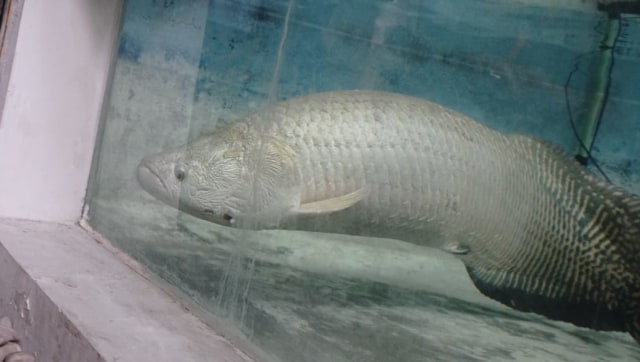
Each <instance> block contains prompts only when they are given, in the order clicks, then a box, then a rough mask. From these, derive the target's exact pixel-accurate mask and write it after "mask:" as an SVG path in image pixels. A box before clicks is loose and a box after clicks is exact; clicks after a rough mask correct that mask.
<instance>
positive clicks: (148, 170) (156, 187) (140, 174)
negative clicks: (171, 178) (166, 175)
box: [136, 160, 175, 205]
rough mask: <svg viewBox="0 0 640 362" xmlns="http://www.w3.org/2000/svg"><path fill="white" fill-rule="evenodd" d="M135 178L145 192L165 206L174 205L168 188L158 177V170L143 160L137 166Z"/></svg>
mask: <svg viewBox="0 0 640 362" xmlns="http://www.w3.org/2000/svg"><path fill="white" fill-rule="evenodd" d="M136 176H137V178H138V183H139V184H140V186H142V188H143V189H144V190H145V191H147V192H148V193H150V194H151V195H153V196H154V197H156V198H158V199H160V200H162V201H163V202H165V203H167V204H170V205H173V204H175V202H174V200H171V197H170V195H171V193H170V192H169V188H168V187H167V185H166V184H165V182H164V179H163V178H162V177H161V176H160V173H159V172H158V170H156V169H155V168H154V167H152V166H151V165H150V164H149V163H147V162H146V161H145V160H142V162H140V164H139V165H138V170H137V175H136Z"/></svg>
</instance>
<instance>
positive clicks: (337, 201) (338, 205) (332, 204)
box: [294, 187, 367, 215]
mask: <svg viewBox="0 0 640 362" xmlns="http://www.w3.org/2000/svg"><path fill="white" fill-rule="evenodd" d="M366 194H367V193H366V190H365V188H364V187H363V188H359V189H357V190H356V191H353V192H350V193H348V194H345V195H341V196H338V197H333V198H330V199H325V200H318V201H313V202H308V203H304V204H300V206H298V207H297V208H296V209H295V210H294V212H296V213H297V214H300V215H320V214H328V213H332V212H336V211H340V210H344V209H347V208H349V207H351V206H353V205H355V204H357V203H358V202H359V201H360V200H362V199H364V197H365V196H366Z"/></svg>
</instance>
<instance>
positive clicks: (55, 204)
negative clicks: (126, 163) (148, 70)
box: [0, 0, 122, 222]
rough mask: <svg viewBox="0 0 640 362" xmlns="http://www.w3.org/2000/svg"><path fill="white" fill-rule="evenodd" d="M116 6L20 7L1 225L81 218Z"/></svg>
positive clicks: (93, 0)
mask: <svg viewBox="0 0 640 362" xmlns="http://www.w3.org/2000/svg"><path fill="white" fill-rule="evenodd" d="M121 6H122V1H112V0H90V1H88V0H59V1H51V0H29V1H25V3H24V8H23V13H22V19H21V22H20V29H19V33H18V41H17V46H16V50H15V58H14V61H13V69H12V71H11V78H10V80H9V87H8V91H7V96H6V102H5V107H4V110H3V113H2V120H1V121H0V217H11V218H24V219H33V220H46V221H56V222H73V221H76V220H78V219H79V218H80V215H81V212H82V206H83V202H84V196H85V190H86V185H87V179H88V175H89V171H90V167H91V159H92V154H93V145H94V142H95V137H96V131H97V128H98V121H99V118H100V111H101V106H102V101H103V95H104V92H105V89H106V85H107V81H108V75H109V74H108V73H109V64H110V62H111V58H112V57H111V54H112V49H113V46H114V44H115V39H116V37H117V35H118V30H119V16H120V10H121ZM43 180H45V182H42V181H43Z"/></svg>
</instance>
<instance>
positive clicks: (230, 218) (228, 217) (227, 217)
mask: <svg viewBox="0 0 640 362" xmlns="http://www.w3.org/2000/svg"><path fill="white" fill-rule="evenodd" d="M222 218H223V219H224V221H231V220H233V216H231V215H229V214H227V213H225V214H224V215H222Z"/></svg>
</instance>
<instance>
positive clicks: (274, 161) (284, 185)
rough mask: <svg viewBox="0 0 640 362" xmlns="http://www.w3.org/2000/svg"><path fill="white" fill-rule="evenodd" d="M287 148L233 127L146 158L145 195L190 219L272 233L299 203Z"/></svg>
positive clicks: (141, 171)
mask: <svg viewBox="0 0 640 362" xmlns="http://www.w3.org/2000/svg"><path fill="white" fill-rule="evenodd" d="M293 157H294V155H293V154H292V151H291V149H290V148H288V147H287V146H285V145H283V144H281V143H279V142H278V141H275V140H272V139H269V138H268V137H266V136H263V135H261V134H259V133H258V132H251V131H250V130H249V129H248V128H247V127H246V125H243V124H236V125H232V126H229V127H226V128H223V129H222V130H219V131H216V132H214V133H212V134H209V135H205V136H203V137H201V138H199V139H197V140H195V141H193V142H191V143H189V144H187V145H185V146H182V147H179V148H177V149H174V150H170V151H166V152H161V153H158V154H154V155H151V156H148V157H145V158H144V159H143V160H142V161H141V162H140V164H139V166H138V169H137V177H138V182H139V183H140V185H141V186H142V188H143V189H144V190H146V191H147V192H148V193H150V194H151V195H152V196H154V197H156V198H157V199H159V200H161V201H163V202H164V203H166V204H168V205H170V206H172V207H174V208H177V209H179V210H181V211H183V212H186V213H188V214H190V215H192V216H195V217H198V218H200V219H204V220H207V221H210V222H214V223H216V224H221V225H225V226H240V227H242V228H258V229H262V228H274V227H277V224H278V222H279V220H281V219H282V218H283V217H284V215H286V214H287V211H288V210H289V209H292V208H294V207H295V206H296V205H297V202H298V201H299V187H297V185H298V184H299V177H298V176H297V173H296V172H295V170H294V168H295V165H294V162H293Z"/></svg>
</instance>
